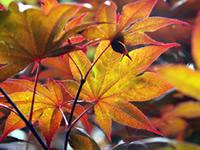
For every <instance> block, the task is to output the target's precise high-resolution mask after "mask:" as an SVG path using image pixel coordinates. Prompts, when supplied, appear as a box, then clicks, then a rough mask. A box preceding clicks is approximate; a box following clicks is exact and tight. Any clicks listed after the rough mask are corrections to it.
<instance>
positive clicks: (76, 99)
mask: <svg viewBox="0 0 200 150" xmlns="http://www.w3.org/2000/svg"><path fill="white" fill-rule="evenodd" d="M109 47H110V43H109V44H108V45H107V46H106V47H105V48H104V50H103V51H102V52H101V54H100V55H99V56H98V57H97V59H96V60H95V61H94V62H93V63H92V65H91V67H90V68H89V70H88V71H87V73H86V74H85V77H84V78H83V79H81V81H80V85H79V88H78V91H77V94H76V97H75V99H74V103H73V105H72V110H71V112H70V116H69V120H68V128H71V127H70V126H71V124H72V118H73V115H74V111H75V107H76V104H77V101H78V98H79V95H80V93H81V90H82V88H83V85H84V84H85V82H86V80H87V77H88V75H89V73H90V72H91V70H92V68H93V67H94V65H95V64H96V63H97V62H98V60H99V59H100V57H101V56H102V55H103V54H104V53H105V51H106V50H107V49H108V48H109ZM70 132H71V129H70V130H67V133H66V136H65V146H64V150H67V145H68V141H69V135H70Z"/></svg>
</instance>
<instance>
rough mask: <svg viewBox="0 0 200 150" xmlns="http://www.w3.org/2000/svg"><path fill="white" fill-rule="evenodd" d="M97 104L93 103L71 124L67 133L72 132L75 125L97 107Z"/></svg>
mask: <svg viewBox="0 0 200 150" xmlns="http://www.w3.org/2000/svg"><path fill="white" fill-rule="evenodd" d="M95 104H96V103H93V104H92V105H91V106H89V107H88V108H87V109H85V110H84V111H83V112H82V113H81V114H80V115H79V116H78V117H76V119H75V120H74V121H73V122H72V123H71V125H70V127H68V128H67V132H68V131H71V129H72V128H73V127H74V125H75V124H76V123H77V122H78V121H79V120H80V119H81V118H82V117H83V116H84V115H85V114H86V113H87V112H88V111H89V110H90V109H92V108H93V107H94V106H95Z"/></svg>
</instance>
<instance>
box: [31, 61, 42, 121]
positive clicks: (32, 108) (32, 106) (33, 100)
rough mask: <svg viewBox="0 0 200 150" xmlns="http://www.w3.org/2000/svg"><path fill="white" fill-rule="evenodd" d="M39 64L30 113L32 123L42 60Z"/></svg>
mask: <svg viewBox="0 0 200 150" xmlns="http://www.w3.org/2000/svg"><path fill="white" fill-rule="evenodd" d="M37 65H38V67H37V70H36V74H35V80H34V87H33V97H32V101H31V110H30V114H29V122H30V123H31V122H32V118H33V110H34V103H35V94H36V88H37V83H38V78H39V74H40V62H38V64H37Z"/></svg>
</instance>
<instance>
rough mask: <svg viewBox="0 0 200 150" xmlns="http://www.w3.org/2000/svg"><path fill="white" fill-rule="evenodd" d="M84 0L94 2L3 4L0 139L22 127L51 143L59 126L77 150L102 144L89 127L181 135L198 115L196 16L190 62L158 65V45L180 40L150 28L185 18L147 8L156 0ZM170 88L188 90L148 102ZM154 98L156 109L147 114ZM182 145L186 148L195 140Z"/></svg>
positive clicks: (162, 49) (164, 49) (199, 34)
mask: <svg viewBox="0 0 200 150" xmlns="http://www.w3.org/2000/svg"><path fill="white" fill-rule="evenodd" d="M85 2H88V3H91V6H92V5H93V7H91V8H89V7H86V6H87V5H85V4H83V3H60V2H58V1H56V0H41V1H39V6H37V7H36V6H34V7H33V8H29V9H26V10H24V11H21V10H20V7H19V4H18V3H17V2H11V3H10V4H9V6H8V7H4V6H3V5H0V10H1V11H0V81H1V83H0V87H1V89H0V91H1V94H0V108H1V109H0V110H2V111H0V117H1V118H4V117H5V116H6V117H5V118H4V124H3V126H2V133H1V135H0V141H1V142H3V141H4V140H5V139H6V138H7V136H8V135H9V134H10V133H11V132H12V131H15V130H17V129H26V133H27V135H29V136H31V135H32V134H33V136H34V137H35V139H36V140H37V141H38V144H40V145H39V147H40V148H43V149H46V150H47V149H51V148H52V149H53V148H55V147H54V146H53V144H52V143H54V140H55V139H56V137H57V135H58V134H59V132H62V133H65V134H64V138H63V139H62V143H63V146H62V147H63V148H64V149H68V143H69V145H70V146H71V147H72V148H73V149H75V150H86V149H88V150H100V149H101V147H102V146H101V144H99V143H98V144H99V145H98V144H97V143H96V142H95V140H94V139H93V137H92V132H93V131H94V130H95V129H96V128H97V127H98V128H100V130H101V131H103V133H105V137H106V139H107V140H108V142H110V143H112V140H113V139H112V138H113V134H112V133H113V131H114V130H116V129H115V127H114V125H116V124H120V127H122V126H123V127H127V128H129V127H131V128H134V130H136V131H139V132H140V131H141V130H145V131H147V132H146V133H147V134H150V133H151V134H152V135H154V136H159V137H160V136H176V138H177V139H179V140H183V138H184V137H183V134H184V132H185V130H186V129H187V128H188V123H187V119H196V118H198V117H200V103H199V102H198V101H195V100H200V84H199V83H200V73H199V69H200V42H199V39H200V16H198V17H197V19H196V23H195V26H194V29H193V34H192V42H191V43H192V56H193V60H194V62H195V65H194V68H195V69H190V68H188V67H187V66H186V65H184V64H182V65H175V64H173V65H169V64H168V65H165V64H159V65H158V60H159V58H160V56H161V55H162V54H165V53H169V50H170V49H172V48H173V49H180V48H179V47H180V46H181V43H180V44H179V43H178V42H177V41H179V40H175V41H173V40H171V39H170V38H169V37H168V36H167V35H166V40H159V38H157V37H156V36H155V35H158V37H159V36H162V33H161V32H165V33H166V32H167V33H168V32H170V34H173V32H174V31H173V28H172V29H171V28H170V27H171V26H174V28H175V29H176V28H190V27H191V25H189V23H187V21H181V20H178V19H172V18H167V17H160V16H155V15H152V10H153V9H154V7H155V6H156V5H157V4H160V1H158V0H135V1H132V2H130V3H127V4H124V5H122V6H121V8H119V7H117V4H118V3H117V4H116V3H115V2H114V1H100V2H99V1H85ZM163 3H164V2H163ZM169 28H170V30H169ZM168 34H169V33H168ZM162 39H165V36H163V37H162ZM168 39H170V40H169V41H167V40H168ZM163 41H167V42H163ZM89 51H90V52H91V51H92V56H90V55H88V54H89ZM170 52H171V51H170ZM155 64H157V65H155ZM174 88H177V89H178V91H181V92H182V93H183V94H185V95H188V96H190V97H191V98H193V99H192V100H189V101H184V102H182V103H179V104H174V103H171V104H170V103H169V104H164V105H163V106H162V107H159V106H154V104H151V102H152V101H153V102H154V101H156V100H158V99H162V98H163V97H165V96H166V95H170V94H169V93H170V91H172V90H174ZM176 94H177V93H176ZM178 94H179V96H180V95H181V96H182V97H183V95H182V94H181V93H178ZM178 94H177V95H178ZM172 97H173V96H172ZM149 101H150V102H149ZM160 101H162V100H160ZM153 102H152V103H153ZM141 105H142V106H143V107H141ZM144 105H145V106H144ZM152 105H153V106H152ZM155 105H156V104H155ZM145 107H147V109H148V111H147V110H146V109H145ZM154 107H158V108H159V109H158V112H159V116H158V115H154V114H151V111H154ZM146 112H147V113H146ZM158 112H157V114H158ZM4 115H5V116H4ZM2 120H3V119H2ZM113 124H114V125H113ZM80 128H82V130H80ZM131 128H130V130H132V129H131ZM83 130H84V132H83ZM43 138H44V139H43ZM121 139H123V138H121ZM125 141H126V140H125ZM144 143H145V142H144ZM184 144H185V143H183V145H184ZM111 145H112V146H115V144H114V143H112V144H111ZM183 145H181V143H180V144H177V147H179V148H180V147H181V146H183ZM186 145H187V146H188V149H186V150H190V149H189V148H190V147H191V148H192V147H196V145H192V144H191V145H190V144H186ZM121 146H122V148H123V147H124V145H119V146H118V147H113V150H118V149H119V150H120V147H121ZM197 148H199V147H198V146H197ZM199 149H200V148H199ZM159 150H161V149H159ZM180 150H182V149H180Z"/></svg>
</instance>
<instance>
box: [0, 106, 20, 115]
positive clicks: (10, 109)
mask: <svg viewBox="0 0 200 150" xmlns="http://www.w3.org/2000/svg"><path fill="white" fill-rule="evenodd" d="M0 106H1V107H3V108H5V109H7V110H9V111H11V112H13V113H14V114H16V115H17V116H18V113H17V112H16V111H14V110H13V109H12V108H10V107H8V106H6V105H4V104H0Z"/></svg>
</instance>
